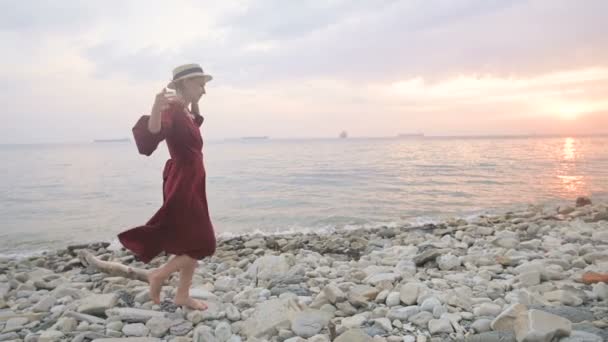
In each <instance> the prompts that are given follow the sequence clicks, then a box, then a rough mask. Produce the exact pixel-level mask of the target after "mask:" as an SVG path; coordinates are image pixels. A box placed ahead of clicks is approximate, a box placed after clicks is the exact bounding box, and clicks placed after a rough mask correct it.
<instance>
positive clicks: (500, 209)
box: [0, 193, 608, 260]
mask: <svg viewBox="0 0 608 342" xmlns="http://www.w3.org/2000/svg"><path fill="white" fill-rule="evenodd" d="M591 198H592V199H594V200H596V201H599V202H600V203H608V193H598V194H594V195H593V196H592V197H591ZM572 201H574V199H572V200H567V199H563V198H562V199H559V198H553V199H547V200H545V201H542V202H539V203H537V204H533V203H525V202H522V203H513V204H510V205H502V206H496V207H484V208H476V209H470V210H468V211H461V212H459V213H452V214H440V213H438V214H435V215H422V216H410V217H409V218H407V219H401V220H400V221H395V220H393V221H384V222H374V221H370V222H368V223H364V224H355V223H353V224H342V225H340V226H338V227H336V226H331V225H327V226H324V227H321V226H319V227H300V226H298V227H291V228H288V229H274V230H264V229H260V228H258V229H255V230H252V231H245V232H228V231H226V232H221V233H219V234H217V235H216V237H217V240H218V243H219V242H220V241H225V240H229V239H233V238H247V237H261V236H286V237H289V236H291V235H297V234H301V233H304V234H317V235H331V234H334V233H342V232H346V231H351V230H361V231H371V230H376V229H382V228H386V227H388V228H391V229H392V228H407V227H415V226H422V225H426V224H436V225H439V224H442V223H445V222H447V221H450V220H460V219H462V220H466V221H471V220H475V219H478V218H479V217H485V216H501V215H505V214H507V213H510V212H518V211H525V210H526V209H527V208H530V207H539V208H543V209H544V210H546V211H547V212H551V211H555V210H557V208H559V207H564V206H568V205H569V204H570V203H572ZM97 243H109V244H110V246H113V247H114V248H120V247H121V246H120V244H119V242H118V239H117V238H114V239H112V240H91V241H84V242H72V243H66V244H65V245H64V247H57V246H55V247H48V248H42V249H38V250H35V251H31V250H30V251H29V252H19V251H17V252H12V253H0V260H2V259H7V260H22V259H27V258H32V257H41V256H43V255H45V254H49V253H53V252H56V251H59V250H62V249H65V248H67V247H68V246H70V245H76V244H79V245H84V244H97Z"/></svg>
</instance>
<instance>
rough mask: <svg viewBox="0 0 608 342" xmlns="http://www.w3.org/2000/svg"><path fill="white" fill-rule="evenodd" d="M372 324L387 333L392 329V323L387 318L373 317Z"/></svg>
mask: <svg viewBox="0 0 608 342" xmlns="http://www.w3.org/2000/svg"><path fill="white" fill-rule="evenodd" d="M374 325H375V326H376V327H378V328H380V329H382V330H384V331H385V332H387V333H389V332H391V331H392V330H393V325H392V324H391V321H390V320H389V319H388V318H376V319H374Z"/></svg>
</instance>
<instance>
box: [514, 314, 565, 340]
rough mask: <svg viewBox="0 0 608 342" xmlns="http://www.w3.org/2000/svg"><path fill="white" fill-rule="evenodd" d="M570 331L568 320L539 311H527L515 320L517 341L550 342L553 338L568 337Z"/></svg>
mask: <svg viewBox="0 0 608 342" xmlns="http://www.w3.org/2000/svg"><path fill="white" fill-rule="evenodd" d="M571 331H572V323H571V322H570V321H569V320H567V319H565V318H562V317H560V316H556V315H553V314H550V313H547V312H544V311H540V310H529V311H528V312H527V313H524V314H520V315H517V318H516V319H515V337H516V338H517V340H518V341H526V342H551V341H552V340H553V339H554V338H559V337H562V336H569V335H570V332H571Z"/></svg>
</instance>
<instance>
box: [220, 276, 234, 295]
mask: <svg viewBox="0 0 608 342" xmlns="http://www.w3.org/2000/svg"><path fill="white" fill-rule="evenodd" d="M238 285H239V282H238V280H237V279H236V278H232V277H220V278H218V279H217V280H216V281H215V289H216V290H218V291H224V292H228V291H231V290H234V289H236V288H237V287H238Z"/></svg>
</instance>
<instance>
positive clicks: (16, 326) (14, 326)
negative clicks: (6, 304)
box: [2, 317, 30, 333]
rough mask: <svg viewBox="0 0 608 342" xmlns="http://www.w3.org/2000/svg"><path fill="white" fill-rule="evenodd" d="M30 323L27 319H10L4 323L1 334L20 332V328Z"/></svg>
mask: <svg viewBox="0 0 608 342" xmlns="http://www.w3.org/2000/svg"><path fill="white" fill-rule="evenodd" d="M29 321H30V319H29V318H27V317H12V318H9V319H8V320H7V321H6V324H5V325H4V330H3V331H2V333H10V332H13V331H18V330H21V328H22V327H23V326H24V325H25V324H27V323H28V322H29Z"/></svg>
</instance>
